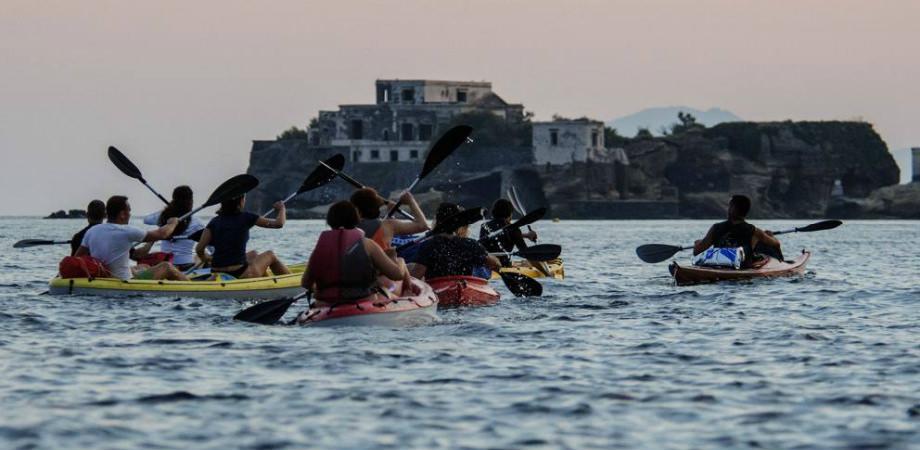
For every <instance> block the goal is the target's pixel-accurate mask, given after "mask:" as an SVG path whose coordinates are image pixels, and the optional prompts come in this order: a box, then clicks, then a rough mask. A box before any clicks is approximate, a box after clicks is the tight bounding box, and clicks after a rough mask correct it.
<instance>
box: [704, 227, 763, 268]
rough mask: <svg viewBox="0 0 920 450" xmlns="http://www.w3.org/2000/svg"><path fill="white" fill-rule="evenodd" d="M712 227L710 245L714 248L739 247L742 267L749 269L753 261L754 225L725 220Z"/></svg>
mask: <svg viewBox="0 0 920 450" xmlns="http://www.w3.org/2000/svg"><path fill="white" fill-rule="evenodd" d="M712 227H713V234H712V245H713V246H714V247H741V248H743V249H744V263H743V264H742V266H744V267H751V263H752V261H753V260H754V249H753V246H752V245H753V242H754V225H751V224H749V223H747V222H740V223H731V222H730V221H728V220H726V221H725V222H719V223H717V224H715V225H713V226H712Z"/></svg>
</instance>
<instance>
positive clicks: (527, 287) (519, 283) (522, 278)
mask: <svg viewBox="0 0 920 450" xmlns="http://www.w3.org/2000/svg"><path fill="white" fill-rule="evenodd" d="M498 274H499V275H501V277H502V281H504V282H505V286H507V287H508V290H509V291H511V293H512V294H514V295H515V297H539V296H541V295H543V285H542V284H540V282H539V281H537V280H534V279H533V278H530V277H528V276H526V275H521V274H519V273H509V272H499V273H498Z"/></svg>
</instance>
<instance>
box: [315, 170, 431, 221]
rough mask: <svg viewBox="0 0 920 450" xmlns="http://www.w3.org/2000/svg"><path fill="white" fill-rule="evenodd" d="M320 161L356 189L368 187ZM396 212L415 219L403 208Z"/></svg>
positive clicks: (388, 201)
mask: <svg viewBox="0 0 920 450" xmlns="http://www.w3.org/2000/svg"><path fill="white" fill-rule="evenodd" d="M319 163H320V164H321V165H323V166H326V168H327V169H329V170H332V171H334V172H335V174H336V175H338V176H339V178H341V179H342V180H345V182H346V183H348V184H350V185H352V186H354V187H355V188H356V189H364V188H366V187H367V186H366V185H364V184H362V183H361V182H360V181H358V180H356V179H354V178H352V177H350V176H349V175H348V174H347V173H345V172H342V171H341V170H336V169H334V168H332V167H329V166H328V165H327V164H326V163H324V162H323V161H320V162H319ZM386 202H387V203H388V204H389V203H393V202H391V201H390V200H386ZM396 212H397V213H399V214H400V215H401V216H403V217H405V218H407V219H409V220H415V216H413V215H412V214H409V213H407V212H405V211H403V210H401V209H399V210H397V211H396Z"/></svg>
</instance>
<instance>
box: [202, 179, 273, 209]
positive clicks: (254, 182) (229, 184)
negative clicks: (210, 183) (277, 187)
mask: <svg viewBox="0 0 920 450" xmlns="http://www.w3.org/2000/svg"><path fill="white" fill-rule="evenodd" d="M258 185H259V179H258V178H256V177H254V176H252V175H249V174H246V173H244V174H241V175H237V176H235V177H233V178H231V179H229V180H227V181H224V182H223V183H222V184H221V185H220V186H217V189H215V190H214V192H213V193H211V196H210V197H208V201H206V202H205V203H204V205H202V208H206V207H208V206H213V205H216V204H218V203H220V202H222V201H224V200H229V199H231V198H237V197H240V196H242V195H243V194H245V193H247V192H249V191H251V190H253V189H255V188H256V186H258Z"/></svg>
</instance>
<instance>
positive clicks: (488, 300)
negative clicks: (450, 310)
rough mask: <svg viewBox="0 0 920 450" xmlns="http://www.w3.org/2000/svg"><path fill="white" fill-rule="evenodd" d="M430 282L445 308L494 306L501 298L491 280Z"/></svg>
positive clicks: (436, 279)
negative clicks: (490, 282) (490, 283)
mask: <svg viewBox="0 0 920 450" xmlns="http://www.w3.org/2000/svg"><path fill="white" fill-rule="evenodd" d="M426 281H428V284H430V285H431V288H432V289H434V293H435V294H436V295H437V296H438V302H439V303H440V305H441V306H444V307H456V306H484V305H492V304H495V303H497V302H498V300H499V299H500V298H501V296H500V295H499V293H498V291H496V290H495V289H493V288H492V286H489V280H485V279H482V278H477V277H469V276H453V277H439V278H432V279H430V280H426Z"/></svg>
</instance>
